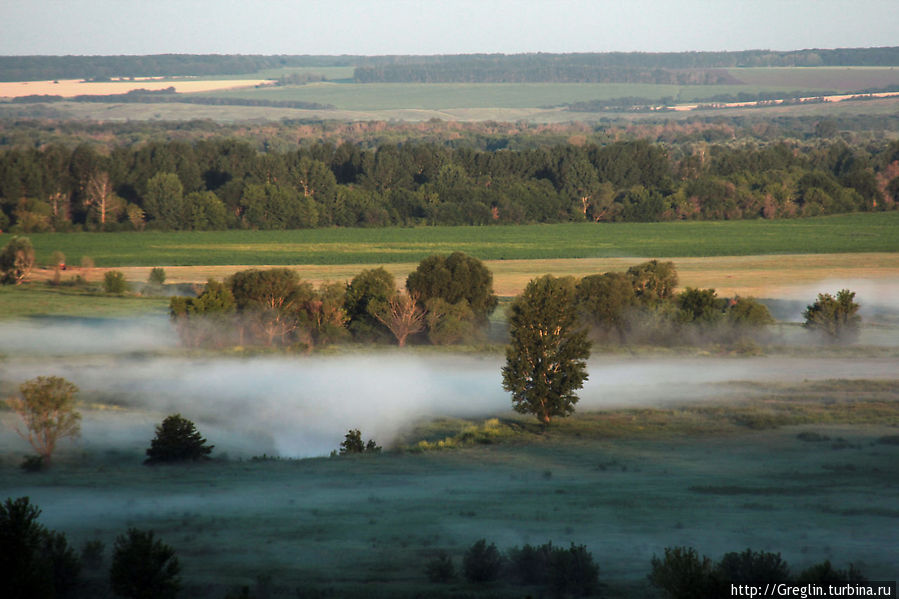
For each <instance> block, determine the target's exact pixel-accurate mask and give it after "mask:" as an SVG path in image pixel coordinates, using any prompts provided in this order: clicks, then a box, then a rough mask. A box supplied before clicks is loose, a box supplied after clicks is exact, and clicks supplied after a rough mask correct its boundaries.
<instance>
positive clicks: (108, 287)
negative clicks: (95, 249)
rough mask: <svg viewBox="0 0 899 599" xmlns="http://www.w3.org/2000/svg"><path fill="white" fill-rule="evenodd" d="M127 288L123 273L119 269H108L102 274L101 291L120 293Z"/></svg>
mask: <svg viewBox="0 0 899 599" xmlns="http://www.w3.org/2000/svg"><path fill="white" fill-rule="evenodd" d="M127 289H128V283H127V282H126V281H125V275H124V274H123V273H122V271H120V270H110V271H107V272H106V274H104V275H103V291H105V292H106V293H116V294H122V293H125V291H126V290H127Z"/></svg>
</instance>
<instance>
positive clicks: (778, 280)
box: [35, 253, 899, 299]
mask: <svg viewBox="0 0 899 599" xmlns="http://www.w3.org/2000/svg"><path fill="white" fill-rule="evenodd" d="M666 260H667V259H666ZM670 260H672V261H673V262H674V263H675V266H676V267H677V271H678V273H679V275H680V286H681V288H683V287H702V288H708V287H711V288H714V289H715V290H716V291H717V292H718V295H719V296H722V297H723V296H733V295H741V296H753V297H771V298H774V297H778V298H783V297H793V296H795V295H796V293H797V292H800V291H802V292H805V290H806V289H808V288H809V287H810V286H814V285H816V284H818V283H821V282H824V281H849V280H852V281H857V280H861V279H864V280H871V281H887V280H891V281H899V253H868V254H789V255H776V256H724V257H713V258H708V257H706V258H670ZM639 262H641V259H640V258H632V257H631V258H580V259H553V260H488V261H486V262H485V264H486V265H487V267H488V268H489V269H490V270H491V272H493V281H494V289H495V291H496V293H497V295H500V296H507V297H508V296H514V295H517V294H518V293H520V292H521V290H522V289H524V287H525V285H527V283H528V281H530V280H531V279H532V278H534V277H537V276H540V275H543V274H552V275H555V276H567V275H571V276H576V277H582V276H585V275H591V274H598V273H603V272H608V271H625V270H627V268H628V267H629V266H632V265H634V264H637V263H639ZM417 266H418V264H417V263H397V264H385V265H384V268H385V269H387V270H388V271H389V272H391V273H392V274H393V275H394V276H395V277H396V278H397V281H399V282H402V281H404V280H405V278H406V277H407V276H408V275H409V273H410V272H412V271H413V270H415V268H416V267H417ZM164 268H165V272H166V282H167V283H198V284H199V283H204V282H205V281H206V280H208V279H210V278H213V279H223V278H225V277H227V276H228V275H230V274H233V273H234V272H237V271H238V270H245V269H247V268H251V267H249V266H165V267H164ZM257 268H269V267H266V266H259V267H257ZM291 268H293V269H295V270H296V271H297V272H298V273H299V274H300V276H301V277H302V278H303V279H304V280H307V281H310V282H312V283H314V284H316V285H317V284H319V283H321V282H322V281H349V280H350V279H352V278H353V277H354V276H356V275H357V274H359V272H361V271H362V270H364V269H367V268H376V266H373V265H371V264H346V265H339V266H320V265H296V266H293V267H291ZM105 270H107V269H99V268H95V269H92V270H91V272H90V273H87V278H88V279H89V280H94V281H98V280H101V278H102V276H103V273H104V272H105ZM109 270H111V269H109ZM116 270H121V271H122V272H123V273H124V274H125V278H126V279H128V280H129V281H135V282H142V281H146V280H147V277H148V276H149V274H150V267H122V268H119V269H116ZM76 273H80V269H78V268H74V269H71V270H70V271H68V272H67V273H66V275H65V276H72V275H74V274H76ZM80 274H83V273H80ZM50 276H51V275H50V271H38V272H36V273H35V278H38V279H45V278H49V277H50ZM818 291H819V292H822V293H834V292H836V291H838V290H837V289H820V290H818ZM816 293H817V292H816ZM811 299H814V296H812V298H811Z"/></svg>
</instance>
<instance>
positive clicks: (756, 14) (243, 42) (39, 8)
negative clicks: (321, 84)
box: [0, 0, 899, 55]
mask: <svg viewBox="0 0 899 599" xmlns="http://www.w3.org/2000/svg"><path fill="white" fill-rule="evenodd" d="M895 45H899V0H848V1H847V0H665V1H662V0H329V1H319V0H293V1H288V0H239V1H234V0H2V2H0V55H31V54H50V55H54V54H76V55H110V54H165V53H179V54H180V53H183V54H364V55H378V54H467V53H494V52H497V53H506V54H512V53H521V52H609V51H624V52H634V51H637V52H680V51H714V50H747V49H760V48H761V49H771V50H796V49H803V48H849V47H872V46H895Z"/></svg>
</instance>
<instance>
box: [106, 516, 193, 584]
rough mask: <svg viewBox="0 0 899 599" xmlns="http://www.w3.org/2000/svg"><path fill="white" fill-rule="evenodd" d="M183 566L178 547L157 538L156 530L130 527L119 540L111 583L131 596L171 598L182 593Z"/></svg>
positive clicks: (113, 557)
mask: <svg viewBox="0 0 899 599" xmlns="http://www.w3.org/2000/svg"><path fill="white" fill-rule="evenodd" d="M180 572H181V565H180V564H179V563H178V558H177V557H175V550H174V549H172V548H171V547H169V546H168V545H166V544H165V543H163V542H162V541H160V540H158V539H155V538H154V535H153V531H142V530H138V529H136V528H130V529H128V533H127V534H124V535H121V536H119V537H118V538H117V539H116V542H115V548H114V552H113V556H112V566H111V567H110V569H109V584H110V586H111V587H112V590H113V592H114V593H115V594H116V595H119V596H121V597H127V598H128V599H171V598H173V597H175V596H177V594H178V590H179V589H180V588H181V580H180V578H179V577H178V575H179V574H180Z"/></svg>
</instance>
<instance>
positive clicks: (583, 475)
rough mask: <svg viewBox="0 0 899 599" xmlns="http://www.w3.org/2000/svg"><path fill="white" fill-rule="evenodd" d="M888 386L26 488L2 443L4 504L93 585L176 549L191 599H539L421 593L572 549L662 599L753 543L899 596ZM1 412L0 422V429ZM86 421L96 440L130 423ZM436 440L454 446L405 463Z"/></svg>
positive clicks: (493, 427) (418, 435) (614, 593)
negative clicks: (96, 555)
mask: <svg viewBox="0 0 899 599" xmlns="http://www.w3.org/2000/svg"><path fill="white" fill-rule="evenodd" d="M897 383H899V382H897V381H873V380H872V381H866V380H858V381H822V382H816V383H805V384H790V385H782V384H781V385H777V384H760V385H756V386H746V385H745V384H743V391H742V392H743V393H744V394H745V399H743V400H742V401H737V402H734V403H717V404H716V403H715V402H709V403H705V404H701V405H696V404H694V405H681V406H674V407H669V408H655V409H621V410H605V411H597V412H589V413H587V412H585V413H578V414H576V415H575V416H574V417H572V418H570V419H568V420H564V421H557V422H556V423H555V424H554V425H553V426H552V428H550V429H549V431H547V432H542V431H541V430H540V429H539V427H538V426H536V423H535V422H531V419H528V418H525V417H523V416H512V415H508V414H500V415H499V416H500V417H499V418H498V419H495V420H487V421H470V420H441V421H435V422H425V423H422V424H421V425H420V426H419V427H418V428H417V429H415V430H413V431H410V432H409V433H408V435H407V436H406V449H405V450H404V451H401V452H397V451H394V452H389V453H387V454H383V455H380V456H371V457H361V458H356V459H354V458H331V459H328V458H322V459H310V460H300V461H296V460H272V459H268V460H263V461H252V460H243V461H237V460H234V459H231V460H224V461H218V460H217V461H213V462H210V463H206V464H197V465H192V466H174V467H155V468H151V467H146V466H142V465H141V460H142V457H143V456H142V448H143V446H144V445H146V444H147V443H148V441H149V436H150V435H151V430H149V428H148V430H147V432H146V433H145V434H144V436H146V437H148V439H146V440H142V439H139V438H133V435H132V436H131V437H128V438H127V439H125V438H123V440H122V441H121V442H120V445H119V448H118V449H116V448H115V447H110V446H109V444H110V443H111V442H114V441H110V439H109V438H106V439H100V440H97V443H94V444H93V445H92V444H91V443H90V441H91V440H89V439H88V438H87V435H85V437H86V438H85V445H84V446H81V448H80V449H72V447H71V445H68V446H66V448H65V449H63V450H62V451H61V452H60V454H59V456H58V460H57V464H56V465H55V466H54V467H53V469H52V470H50V471H48V472H45V473H38V474H25V473H23V472H22V471H20V470H19V469H18V468H17V467H16V464H17V460H18V455H19V453H20V451H19V450H20V449H21V443H19V444H18V445H16V440H15V438H14V437H10V434H11V433H9V432H8V429H6V428H4V429H3V430H2V434H0V440H2V441H3V445H4V447H5V449H7V450H8V449H9V448H10V447H15V448H16V449H15V450H14V451H7V453H6V454H5V457H4V458H3V459H2V460H0V488H2V489H3V490H4V494H5V495H7V496H13V497H17V496H22V495H28V496H30V497H31V499H32V501H33V502H34V503H36V504H37V505H38V506H40V507H41V508H42V509H43V514H42V516H41V521H42V522H43V523H44V524H46V525H47V526H49V527H50V528H53V529H56V530H59V531H62V532H65V533H66V534H67V535H68V538H69V540H70V542H71V543H73V544H74V545H75V546H76V547H80V546H81V545H82V544H83V543H84V542H86V541H88V540H100V541H102V542H103V543H105V547H106V550H105V560H104V562H103V565H102V566H101V567H100V568H97V569H92V568H88V569H86V571H85V575H86V577H87V578H89V579H93V580H95V581H102V580H104V578H105V568H106V567H108V564H109V556H110V552H111V546H112V544H113V540H114V539H115V537H116V535H118V534H121V533H122V532H124V531H125V529H126V528H127V527H129V526H136V527H140V528H143V529H153V530H154V531H155V532H156V534H157V535H158V537H160V538H161V539H163V540H164V541H165V542H167V543H169V544H171V545H172V546H173V547H174V548H175V549H176V551H177V554H178V557H179V559H180V560H181V562H182V565H183V579H184V583H185V587H186V589H185V594H186V595H187V596H191V597H210V598H220V597H223V596H224V595H225V594H226V592H227V591H228V590H229V589H234V588H236V587H238V586H241V585H247V586H249V587H250V590H251V591H252V592H254V593H256V594H257V595H256V596H276V597H277V596H284V597H288V596H289V597H293V596H302V597H306V596H314V597H321V596H323V597H330V596H335V597H336V596H340V597H343V596H348V597H412V596H429V597H430V596H455V597H469V596H485V593H486V594H487V595H489V596H495V597H521V596H525V595H529V594H530V595H531V596H536V595H537V594H539V593H540V592H541V590H540V589H537V588H529V587H522V586H518V585H515V584H513V583H511V582H508V581H505V580H504V581H501V582H497V583H492V584H489V585H486V586H483V585H473V584H469V583H466V582H464V581H463V580H460V579H459V578H457V579H456V580H454V581H452V582H450V583H446V584H437V583H431V582H428V580H427V578H426V576H425V572H424V568H425V564H426V563H427V562H428V561H429V560H430V559H432V558H433V557H434V556H435V555H436V554H437V553H438V552H439V551H441V550H443V551H446V552H448V553H449V555H450V556H451V558H452V559H453V561H454V563H455V566H456V568H457V571H459V570H460V569H461V561H462V555H463V553H464V551H465V549H466V548H467V547H469V546H470V545H471V544H472V543H473V542H475V541H476V540H478V539H481V538H486V539H487V540H488V541H489V542H495V543H496V544H497V546H498V547H499V548H500V549H501V550H503V551H505V550H507V549H509V548H511V547H514V546H521V545H523V544H525V543H531V544H542V543H544V542H546V541H552V542H553V544H554V545H556V546H562V547H566V546H568V544H569V543H571V542H573V543H576V544H584V545H586V546H587V548H588V549H589V550H590V551H591V552H592V553H593V555H594V558H595V559H596V561H597V563H598V564H599V566H600V580H601V582H602V584H603V585H604V591H603V596H604V597H607V598H610V599H612V598H619V597H620V598H624V597H628V598H629V597H638V596H639V597H655V596H658V595H657V594H656V593H655V591H654V590H653V589H652V588H651V587H650V586H649V584H648V582H647V579H646V575H647V574H648V572H649V570H650V559H651V558H652V557H653V555H661V554H662V552H663V549H664V548H665V547H668V546H675V545H687V546H692V547H695V548H697V550H699V551H700V552H701V553H703V554H706V555H708V556H710V557H712V558H713V559H718V558H720V557H721V555H722V554H723V553H725V552H727V551H742V550H743V549H745V548H747V547H751V548H753V549H754V550H765V551H773V552H780V553H782V555H783V557H784V559H785V560H786V561H787V562H788V563H789V564H790V565H791V566H792V568H793V571H794V573H796V572H798V571H799V570H801V569H802V568H805V567H808V566H809V565H811V564H813V563H817V562H821V561H823V560H825V559H827V560H831V561H832V562H833V564H834V565H835V566H837V567H840V568H845V567H846V566H847V565H848V563H849V562H853V563H855V564H856V565H857V566H858V567H859V568H860V569H861V570H862V571H863V572H864V573H865V574H866V575H867V576H868V577H869V578H871V579H875V580H894V579H895V578H896V576H897V574H899V571H897V570H896V564H897V563H899V553H897V551H899V549H897V546H896V544H895V539H894V538H893V536H894V535H893V531H894V530H895V526H896V522H897V518H899V510H897V509H896V501H897V500H899V487H897V485H896V483H895V481H896V480H897V475H899V469H897V468H899V445H897V443H896V439H897V431H899V428H897V427H899V409H897V406H899V402H897V400H899V397H897V395H896V392H897V389H899V387H897ZM736 388H737V389H739V388H741V387H740V384H737V385H736ZM10 417H11V414H9V413H2V412H0V421H3V423H4V424H6V422H7V421H8V420H9V418H10ZM86 418H87V420H89V421H93V422H94V423H96V422H97V421H104V422H106V424H107V425H108V424H109V423H113V424H114V423H115V422H116V421H121V422H125V420H127V419H128V418H129V413H128V412H127V411H124V412H121V411H120V412H114V411H108V410H107V411H103V412H92V411H89V412H86ZM117 419H118V420H117ZM107 428H109V427H108V426H107ZM201 430H202V428H201ZM94 431H95V432H97V429H96V428H95V429H94ZM446 437H450V438H451V439H455V441H454V442H452V443H449V444H445V445H450V446H451V447H450V448H446V449H442V450H436V451H435V450H424V451H422V450H420V449H418V448H417V447H418V446H419V444H418V443H417V441H418V440H423V439H424V440H428V439H430V440H435V439H442V438H446ZM142 441H143V443H142ZM215 441H216V439H215V438H213V437H212V436H211V435H210V442H211V443H214V442H215ZM104 446H105V447H106V449H104V448H103V447H104ZM98 584H100V583H99V582H98ZM94 596H98V597H99V596H103V594H102V592H99V591H97V594H95V595H94Z"/></svg>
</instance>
